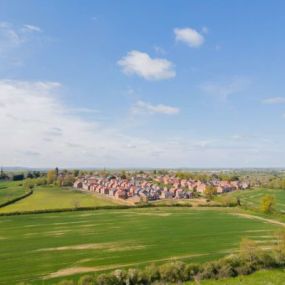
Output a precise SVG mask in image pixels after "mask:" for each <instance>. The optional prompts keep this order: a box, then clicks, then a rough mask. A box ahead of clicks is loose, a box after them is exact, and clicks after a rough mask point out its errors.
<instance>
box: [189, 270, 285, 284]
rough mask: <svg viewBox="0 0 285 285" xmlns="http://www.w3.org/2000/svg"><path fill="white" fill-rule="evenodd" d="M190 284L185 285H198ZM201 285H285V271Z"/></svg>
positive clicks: (262, 273) (263, 272)
mask: <svg viewBox="0 0 285 285" xmlns="http://www.w3.org/2000/svg"><path fill="white" fill-rule="evenodd" d="M196 284H197V283H193V282H188V283H185V285H196ZM199 284H201V285H285V271H284V269H283V270H262V271H259V272H256V273H254V274H252V275H249V276H239V277H236V278H229V279H224V280H207V281H201V283H199Z"/></svg>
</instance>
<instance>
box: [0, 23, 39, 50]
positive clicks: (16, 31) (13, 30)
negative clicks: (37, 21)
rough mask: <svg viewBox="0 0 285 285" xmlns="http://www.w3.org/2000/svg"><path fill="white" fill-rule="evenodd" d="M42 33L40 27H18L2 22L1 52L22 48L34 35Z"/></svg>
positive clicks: (0, 28)
mask: <svg viewBox="0 0 285 285" xmlns="http://www.w3.org/2000/svg"><path fill="white" fill-rule="evenodd" d="M40 31H41V29H40V28H39V27H36V26H33V25H23V26H19V27H16V26H14V25H13V24H11V23H8V22H0V52H4V51H6V50H9V49H11V48H16V47H19V46H21V45H22V44H23V43H25V42H27V41H28V40H30V39H31V35H32V34H33V33H37V32H40Z"/></svg>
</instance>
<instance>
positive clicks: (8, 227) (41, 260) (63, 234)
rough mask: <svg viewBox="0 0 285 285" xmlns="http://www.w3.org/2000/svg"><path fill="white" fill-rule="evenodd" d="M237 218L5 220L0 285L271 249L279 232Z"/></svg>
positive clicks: (219, 214) (183, 212)
mask: <svg viewBox="0 0 285 285" xmlns="http://www.w3.org/2000/svg"><path fill="white" fill-rule="evenodd" d="M231 211H232V210H223V209H220V210H214V209H206V208H204V209H198V208H196V209H191V208H184V207H183V208H179V207H178V208H173V207H172V208H148V209H145V208H143V209H125V210H122V209H121V210H96V211H81V212H65V213H50V214H37V215H21V216H2V217H0V239H1V246H0V268H1V270H0V284H5V285H6V284H9V285H12V284H16V283H17V282H19V281H25V280H27V281H30V282H31V283H32V284H54V283H56V282H57V281H58V280H60V279H68V278H75V279H77V278H78V276H79V275H80V274H83V273H85V274H86V272H96V273H98V272H102V271H104V270H111V269H116V268H120V267H134V266H145V265H146V264H147V263H151V262H157V263H159V262H167V261H169V260H173V259H179V260H183V261H185V262H201V261H206V260H211V259H216V258H219V257H221V256H224V255H227V254H229V253H232V252H234V251H235V250H236V249H237V248H238V245H239V242H240V240H241V238H242V237H249V238H252V239H256V240H258V241H259V243H260V244H261V245H262V244H266V246H267V247H268V245H270V244H271V243H272V242H273V238H272V236H273V235H274V233H275V232H276V231H277V230H278V229H279V226H278V225H273V224H270V223H265V222H264V221H259V220H254V219H249V218H245V217H241V216H237V215H234V214H231V213H232V212H231Z"/></svg>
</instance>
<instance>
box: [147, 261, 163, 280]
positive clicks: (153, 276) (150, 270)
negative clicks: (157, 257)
mask: <svg viewBox="0 0 285 285" xmlns="http://www.w3.org/2000/svg"><path fill="white" fill-rule="evenodd" d="M144 273H145V275H146V277H147V281H148V282H149V283H153V282H154V281H157V280H159V279H160V274H159V270H158V267H157V266H156V265H155V264H151V265H149V266H147V267H146V268H145V270H144Z"/></svg>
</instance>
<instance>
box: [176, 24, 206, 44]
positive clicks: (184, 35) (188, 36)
mask: <svg viewBox="0 0 285 285" xmlns="http://www.w3.org/2000/svg"><path fill="white" fill-rule="evenodd" d="M174 34H175V39H176V41H181V42H184V43H186V44H187V45H188V46H190V47H194V48H197V47H200V46H201V45H202V44H203V43H204V42H205V39H204V36H203V35H202V34H200V33H199V32H197V31H196V30H194V29H192V28H182V29H180V28H176V29H174Z"/></svg>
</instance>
